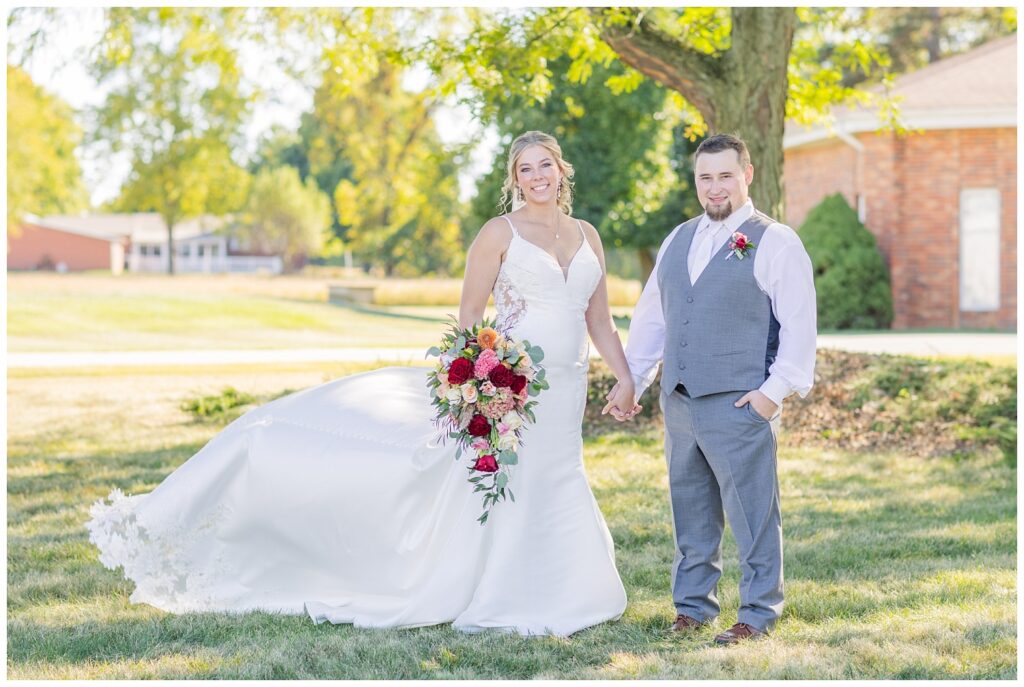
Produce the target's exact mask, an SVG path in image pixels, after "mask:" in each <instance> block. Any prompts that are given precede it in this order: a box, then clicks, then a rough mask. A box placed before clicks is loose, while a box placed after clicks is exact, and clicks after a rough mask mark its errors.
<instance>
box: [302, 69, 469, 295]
mask: <svg viewBox="0 0 1024 687" xmlns="http://www.w3.org/2000/svg"><path fill="white" fill-rule="evenodd" d="M363 77H364V79H363V80H362V81H361V82H359V83H358V84H354V83H352V77H351V75H349V74H343V75H340V76H338V75H335V74H334V73H333V72H330V71H328V72H327V73H325V75H324V83H323V85H322V86H321V87H320V88H319V89H317V93H316V95H315V96H314V108H315V117H316V118H317V119H318V120H319V121H320V122H321V124H322V126H323V129H324V130H325V133H327V134H329V136H330V141H333V142H334V145H337V146H338V150H337V153H336V154H341V155H343V156H344V157H345V158H346V159H347V160H348V162H349V163H350V164H351V177H350V178H346V179H342V180H341V181H340V182H339V183H338V185H337V187H336V188H335V189H334V194H333V197H334V203H335V207H336V209H337V212H338V217H339V219H340V221H341V223H342V224H343V225H345V226H346V227H347V233H346V236H347V240H348V242H349V244H350V245H351V247H352V248H353V250H355V251H356V252H357V253H358V254H359V255H361V256H363V257H364V258H369V259H371V260H372V261H373V262H375V263H377V264H379V265H381V266H382V267H383V269H384V272H385V273H386V274H388V275H391V274H393V273H394V272H395V270H396V268H397V267H398V266H399V265H400V264H403V263H405V264H406V265H408V266H412V265H417V268H416V269H417V270H423V271H438V272H441V273H447V272H448V271H450V270H451V269H452V267H453V266H454V265H455V264H457V261H455V260H454V256H457V255H459V254H461V252H462V248H461V246H460V242H459V238H460V234H459V221H458V220H459V216H460V214H461V212H460V206H459V202H458V178H457V172H458V167H457V165H456V157H455V155H453V154H452V153H451V152H449V151H446V150H445V148H444V146H443V145H442V143H441V141H440V138H439V137H438V135H437V132H436V128H435V125H434V121H433V118H432V114H433V111H434V108H435V107H436V101H435V100H432V99H431V98H430V96H429V94H427V93H425V92H418V93H417V92H411V91H409V90H406V89H405V88H404V87H403V85H402V77H403V73H402V70H401V68H400V67H398V66H396V65H394V64H391V63H389V62H381V63H380V64H379V65H378V66H377V68H376V71H374V72H372V73H368V72H367V71H364V72H363ZM339 78H340V79H344V80H345V81H346V84H345V87H344V88H343V89H336V88H335V86H336V82H337V80H338V79H339ZM320 142H321V139H314V141H313V143H314V145H317V144H319V143H320ZM327 145H330V142H328V144H327Z"/></svg>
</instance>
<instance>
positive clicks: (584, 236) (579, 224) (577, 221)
mask: <svg viewBox="0 0 1024 687" xmlns="http://www.w3.org/2000/svg"><path fill="white" fill-rule="evenodd" d="M576 228H577V229H579V230H580V237H581V238H582V239H583V243H586V242H587V235H586V234H585V233H584V232H583V225H582V224H581V223H580V221H579V220H576Z"/></svg>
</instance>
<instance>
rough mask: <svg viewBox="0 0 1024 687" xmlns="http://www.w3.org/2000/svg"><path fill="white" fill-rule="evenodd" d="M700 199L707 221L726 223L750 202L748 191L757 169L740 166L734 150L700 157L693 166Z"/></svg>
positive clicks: (703, 154)
mask: <svg viewBox="0 0 1024 687" xmlns="http://www.w3.org/2000/svg"><path fill="white" fill-rule="evenodd" d="M693 176H694V178H695V180H696V182H697V198H698V200H700V204H701V206H703V208H704V212H706V213H707V215H708V217H710V218H711V219H713V220H715V221H721V220H724V219H725V218H726V217H728V216H729V215H731V214H732V213H733V212H734V211H735V210H737V209H738V208H739V207H740V206H741V205H743V204H744V203H746V202H747V187H749V186H750V182H751V181H753V179H754V168H753V167H752V166H751V165H747V166H746V169H744V168H743V165H741V164H740V156H739V153H737V152H736V151H735V150H732V149H729V150H721V151H719V152H717V153H701V154H700V155H698V156H697V160H696V161H695V162H694V165H693Z"/></svg>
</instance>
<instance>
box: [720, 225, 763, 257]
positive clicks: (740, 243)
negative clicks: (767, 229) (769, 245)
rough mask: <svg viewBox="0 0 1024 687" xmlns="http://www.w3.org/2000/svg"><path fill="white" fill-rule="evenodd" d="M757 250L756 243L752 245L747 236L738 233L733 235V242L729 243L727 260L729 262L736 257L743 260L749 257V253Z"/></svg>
mask: <svg viewBox="0 0 1024 687" xmlns="http://www.w3.org/2000/svg"><path fill="white" fill-rule="evenodd" d="M755 248H757V244H756V243H751V242H750V239H748V238H747V235H746V234H741V233H739V232H738V231H737V232H735V233H734V234H733V235H732V240H731V241H729V254H728V255H726V256H725V259H726V260H728V259H729V258H731V257H732V256H734V255H735V256H736V257H737V258H739V259H740V260H742V259H743V258H745V257H747V251H751V250H753V249H755Z"/></svg>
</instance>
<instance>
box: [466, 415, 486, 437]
mask: <svg viewBox="0 0 1024 687" xmlns="http://www.w3.org/2000/svg"><path fill="white" fill-rule="evenodd" d="M466 431H467V432H469V433H470V435H471V436H474V437H485V436H487V435H488V434H490V433H491V421H490V420H488V419H487V418H486V417H484V416H483V415H474V416H473V419H472V420H470V421H469V427H467V428H466Z"/></svg>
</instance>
